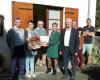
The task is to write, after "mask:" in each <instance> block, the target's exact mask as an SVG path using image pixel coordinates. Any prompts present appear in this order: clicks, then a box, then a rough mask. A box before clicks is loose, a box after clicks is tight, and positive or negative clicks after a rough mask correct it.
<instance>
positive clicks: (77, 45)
mask: <svg viewBox="0 0 100 80" xmlns="http://www.w3.org/2000/svg"><path fill="white" fill-rule="evenodd" d="M86 22H87V25H86V26H85V27H84V28H83V29H82V28H78V27H77V25H76V21H73V20H72V19H71V18H66V20H65V28H64V29H62V30H61V32H58V31H57V27H58V23H56V22H54V23H52V29H53V31H52V32H51V35H50V37H49V43H48V44H47V45H48V47H47V46H42V47H41V48H40V49H38V50H34V49H33V47H34V46H32V45H31V44H28V42H29V39H30V38H31V37H32V36H34V35H38V36H46V35H47V32H46V29H45V28H44V22H43V21H42V20H39V21H37V27H36V28H34V22H33V21H32V20H29V21H28V27H27V29H26V30H25V29H22V28H21V26H20V25H21V19H20V18H15V25H14V26H13V27H12V28H11V29H10V30H9V31H8V34H7V43H8V46H9V48H10V50H11V53H12V54H11V58H12V63H11V72H12V80H14V79H15V75H16V68H17V67H18V71H19V77H20V78H24V77H25V76H26V77H36V75H35V67H36V64H39V62H40V61H42V62H41V63H42V65H43V66H44V67H45V66H46V67H47V71H46V73H47V74H48V73H50V72H51V69H53V73H52V75H55V74H56V73H57V67H58V66H59V68H60V70H61V72H62V73H63V76H62V78H66V79H67V77H68V74H69V75H70V80H76V69H77V68H82V67H83V64H84V62H83V54H84V53H87V54H88V55H87V56H88V60H87V63H86V65H88V64H90V61H91V60H90V58H91V53H92V47H93V45H92V37H93V36H94V27H93V26H92V25H91V19H90V18H88V19H87V20H86ZM82 53H83V54H82ZM40 56H41V59H42V60H40V58H39V57H40ZM69 63H71V64H70V65H71V70H70V69H68V65H69ZM17 64H18V65H19V66H18V65H17ZM59 64H60V65H59ZM84 66H85V65H84Z"/></svg>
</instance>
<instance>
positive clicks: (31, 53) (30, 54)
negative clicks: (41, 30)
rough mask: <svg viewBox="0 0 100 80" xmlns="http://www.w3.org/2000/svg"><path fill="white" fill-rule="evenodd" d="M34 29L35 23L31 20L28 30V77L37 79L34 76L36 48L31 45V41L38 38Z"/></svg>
mask: <svg viewBox="0 0 100 80" xmlns="http://www.w3.org/2000/svg"><path fill="white" fill-rule="evenodd" d="M33 28H34V23H33V21H31V20H29V22H28V28H27V29H26V32H27V41H28V49H27V54H26V77H36V75H35V74H34V59H35V58H34V56H35V55H34V54H35V51H33V47H34V46H32V45H31V44H30V39H31V38H32V37H34V36H36V33H35V32H34V30H33Z"/></svg>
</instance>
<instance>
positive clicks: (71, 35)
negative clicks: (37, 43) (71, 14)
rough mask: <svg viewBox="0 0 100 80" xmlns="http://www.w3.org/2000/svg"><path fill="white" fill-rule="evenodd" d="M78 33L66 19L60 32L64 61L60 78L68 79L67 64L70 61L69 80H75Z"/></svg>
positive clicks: (70, 20)
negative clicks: (64, 25)
mask: <svg viewBox="0 0 100 80" xmlns="http://www.w3.org/2000/svg"><path fill="white" fill-rule="evenodd" d="M78 43H79V39H78V32H77V30H76V29H74V28H72V19H71V18H66V27H65V28H64V29H63V30H62V31H61V36H60V46H61V51H62V56H63V60H64V70H65V72H64V73H65V75H64V76H63V77H62V78H67V77H68V63H69V61H71V66H72V71H71V72H72V73H71V74H72V75H71V76H70V80H76V75H75V73H76V59H75V58H76V57H75V56H77V53H78V46H79V44H78Z"/></svg>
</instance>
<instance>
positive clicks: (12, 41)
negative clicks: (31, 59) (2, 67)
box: [7, 18, 25, 80]
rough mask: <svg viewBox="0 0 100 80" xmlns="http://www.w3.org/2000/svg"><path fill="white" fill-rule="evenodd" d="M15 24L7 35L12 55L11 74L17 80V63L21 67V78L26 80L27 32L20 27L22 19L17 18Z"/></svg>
mask: <svg viewBox="0 0 100 80" xmlns="http://www.w3.org/2000/svg"><path fill="white" fill-rule="evenodd" d="M14 24H15V25H14V27H12V28H11V29H10V30H9V31H8V34H7V43H8V46H9V48H10V50H11V53H12V55H11V58H12V64H11V72H12V78H13V80H15V75H16V67H17V63H18V65H19V78H24V70H25V52H24V49H25V48H24V47H25V32H24V30H23V29H22V28H21V26H20V25H21V19H20V18H15V23H14Z"/></svg>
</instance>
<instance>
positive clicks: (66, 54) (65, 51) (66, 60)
mask: <svg viewBox="0 0 100 80" xmlns="http://www.w3.org/2000/svg"><path fill="white" fill-rule="evenodd" d="M63 60H64V70H65V71H64V72H65V75H66V76H68V63H69V61H71V66H72V68H71V74H72V77H73V78H74V80H76V57H75V55H71V51H70V49H69V47H64V49H63Z"/></svg>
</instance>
